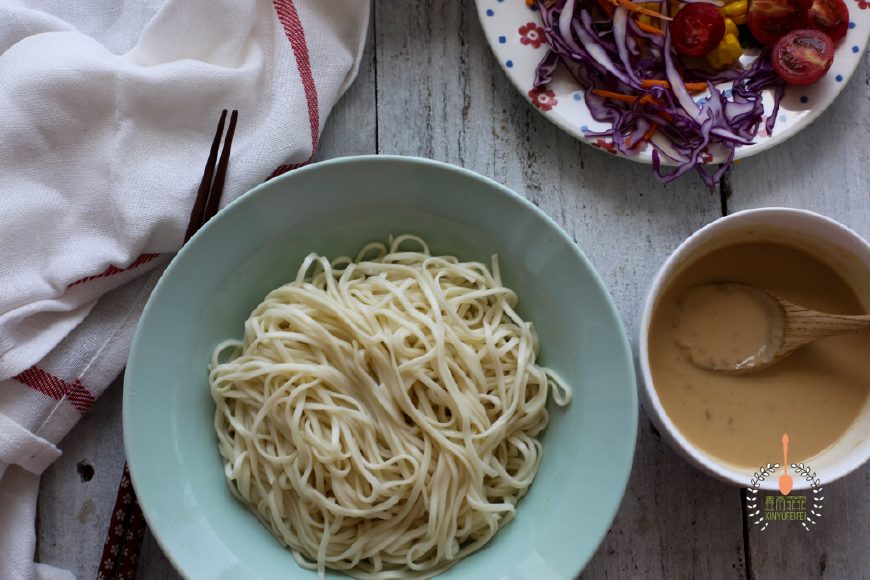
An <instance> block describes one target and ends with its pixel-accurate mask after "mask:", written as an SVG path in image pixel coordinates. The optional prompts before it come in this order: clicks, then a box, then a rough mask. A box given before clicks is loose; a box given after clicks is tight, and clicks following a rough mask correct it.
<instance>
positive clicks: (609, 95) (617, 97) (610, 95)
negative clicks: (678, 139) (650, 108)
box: [591, 89, 674, 122]
mask: <svg viewBox="0 0 870 580" xmlns="http://www.w3.org/2000/svg"><path fill="white" fill-rule="evenodd" d="M591 92H592V94H594V95H598V96H599V97H604V98H605V99H612V100H614V101H622V102H623V103H629V104H630V103H634V102H635V101H636V100H638V99H640V102H641V104H642V105H658V104H659V102H658V101H656V100H655V98H654V97H653V96H652V95H644V96H642V97H636V96H634V95H623V94H622V93H614V92H613V91H605V90H602V89H592V91H591ZM656 113H657V114H658V115H659V116H660V117H661V118H662V119H664V120H665V121H668V122H670V121H672V120H673V119H674V116H673V115H671V114H670V113H668V112H667V111H665V110H664V109H658V110H657V111H656Z"/></svg>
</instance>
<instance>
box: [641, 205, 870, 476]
mask: <svg viewBox="0 0 870 580" xmlns="http://www.w3.org/2000/svg"><path fill="white" fill-rule="evenodd" d="M783 214H785V215H792V216H800V217H801V218H809V219H810V220H814V221H816V222H818V223H821V224H823V225H824V227H827V228H831V229H833V230H839V231H840V232H841V233H842V234H844V235H846V236H847V237H849V238H851V239H852V240H853V241H854V242H855V243H856V244H857V245H859V246H863V247H864V248H865V249H866V250H867V252H868V255H870V242H868V241H867V240H866V239H864V237H862V236H861V235H860V234H859V233H858V232H856V231H855V230H853V229H852V228H850V227H849V226H847V225H845V224H843V223H840V222H839V221H837V220H835V219H833V218H830V217H828V216H825V215H822V214H820V213H817V212H814V211H811V210H807V209H799V208H791V207H784V206H774V207H762V208H752V209H745V210H741V211H737V212H734V213H732V214H728V215H725V216H721V217H719V218H717V219H715V220H713V221H712V222H710V223H708V224H706V225H705V226H704V227H702V228H700V229H699V230H697V231H695V232H694V233H693V234H692V235H690V236H689V237H688V238H686V239H685V240H683V241H682V242H681V243H680V245H679V246H677V247H676V248H675V249H674V250H673V251H672V252H671V253H670V254H669V255H668V258H667V259H666V260H665V262H664V263H663V264H662V265H661V267H660V268H659V269H658V271H657V272H656V275H655V277H654V278H653V280H652V282H651V283H650V286H649V290H648V291H647V293H646V296H645V297H644V300H643V304H642V310H641V314H640V322H639V325H638V329H639V330H638V332H639V337H638V353H639V356H638V358H639V362H640V374H641V378H642V379H643V380H642V381H641V387H640V391H641V396H642V397H643V404H644V409H645V410H646V412H647V414H648V415H649V417H650V418H651V419H652V421H653V422H654V423H655V425H656V427H657V428H658V429H659V430H660V431H661V434H662V435H663V436H664V438H665V439H666V440H667V441H668V443H669V444H670V446H671V447H672V448H673V449H674V450H675V451H677V452H678V453H679V454H680V455H681V456H682V457H683V458H684V459H686V460H687V461H688V462H689V463H690V464H692V465H693V466H694V467H696V468H698V469H700V470H701V471H703V472H705V473H707V474H709V475H712V476H713V477H715V478H717V479H719V480H720V481H724V482H725V483H729V484H732V485H736V486H738V487H750V485H749V484H750V482H749V479H748V477H747V475H746V472H745V471H744V472H741V471H738V470H737V469H734V468H731V467H729V466H728V464H727V463H725V462H721V463H720V462H716V461H713V460H712V459H711V456H709V455H708V454H706V453H704V452H702V451H701V450H700V448H699V447H698V446H696V445H694V444H693V443H691V442H690V441H689V440H688V439H687V438H686V437H685V435H683V434H682V432H680V430H679V429H678V428H677V426H676V425H675V424H674V422H673V421H672V420H671V418H670V416H669V415H668V413H667V411H666V410H665V408H664V405H662V402H661V399H660V398H659V396H658V391H657V390H656V388H655V385H654V383H653V379H652V371H651V370H650V364H649V348H648V345H649V327H650V323H651V321H652V315H653V311H654V310H655V303H656V302H657V300H658V298H659V297H660V296H661V293H662V291H663V290H664V289H665V287H666V286H667V284H668V282H670V280H671V279H672V277H673V274H674V273H675V271H676V268H677V267H678V265H679V264H680V262H681V260H682V259H683V258H684V257H685V256H686V255H687V254H688V253H690V251H692V250H693V249H694V248H693V247H692V246H693V243H695V242H697V241H698V240H699V239H700V238H702V237H705V236H707V235H708V234H710V232H711V230H715V229H718V228H720V227H722V224H723V223H725V222H732V221H737V222H740V221H742V220H744V219H746V218H747V217H750V216H758V215H771V216H774V215H783ZM711 239H712V238H711ZM706 243H708V241H704V242H701V244H702V245H703V244H706ZM695 251H698V250H697V249H695ZM868 459H870V458H868V457H865V458H863V460H862V459H860V458H859V459H857V460H852V461H842V462H840V463H841V464H842V467H840V468H839V469H838V470H836V471H833V472H830V471H828V472H826V474H825V475H826V478H825V483H831V482H833V481H836V480H837V479H840V478H842V477H845V476H846V475H848V474H849V473H852V472H853V471H855V470H856V469H858V468H859V467H861V466H862V465H863V464H864V463H866V462H867V461H868ZM750 469H751V468H750ZM809 487H810V485H809V483H808V482H807V481H804V480H803V478H799V479H798V480H797V481H796V482H795V486H794V489H795V490H805V489H809ZM759 489H762V490H765V491H776V490H778V489H779V488H778V487H777V482H776V481H775V480H769V481H763V482H761V483H760V486H759Z"/></svg>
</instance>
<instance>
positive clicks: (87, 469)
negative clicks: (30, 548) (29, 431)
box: [37, 379, 124, 578]
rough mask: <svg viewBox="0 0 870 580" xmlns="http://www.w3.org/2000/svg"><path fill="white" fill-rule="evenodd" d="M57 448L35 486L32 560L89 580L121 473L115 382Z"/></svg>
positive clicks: (97, 560) (94, 570) (117, 387)
mask: <svg viewBox="0 0 870 580" xmlns="http://www.w3.org/2000/svg"><path fill="white" fill-rule="evenodd" d="M60 447H61V449H62V450H63V455H62V456H61V457H60V459H58V460H57V461H56V462H55V463H54V464H53V465H52V466H51V467H50V468H49V469H48V470H47V471H46V472H45V473H44V474H43V476H42V482H41V484H40V495H39V511H38V514H37V527H38V531H39V545H38V549H37V558H38V560H39V561H40V562H44V563H46V564H51V565H53V566H57V567H59V568H63V569H66V570H70V571H71V572H72V573H73V574H75V575H76V577H79V578H94V577H95V576H96V573H97V567H98V566H99V563H100V557H101V556H102V554H103V542H104V541H105V539H106V531H107V530H108V526H109V520H110V518H111V515H112V508H113V507H114V505H115V496H116V494H117V491H118V482H119V481H120V480H121V472H122V470H123V468H124V449H123V444H122V441H121V381H120V379H119V380H116V381H115V382H114V383H112V385H111V386H110V387H109V388H108V389H107V390H106V392H105V393H103V395H102V396H101V397H100V399H99V400H98V401H97V402H96V403H95V404H94V406H93V407H92V408H91V409H90V410H89V411H88V413H87V415H85V416H84V417H83V418H82V420H81V421H80V422H79V424H78V425H76V427H75V428H74V429H73V431H72V432H71V433H70V435H68V436H67V437H66V438H65V439H64V440H63V442H62V443H61V445H60Z"/></svg>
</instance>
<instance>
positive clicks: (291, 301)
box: [209, 236, 571, 578]
mask: <svg viewBox="0 0 870 580" xmlns="http://www.w3.org/2000/svg"><path fill="white" fill-rule="evenodd" d="M408 246H413V248H414V249H413V250H411V249H407V247H408ZM516 305H517V296H516V294H515V293H514V292H513V291H512V290H510V289H508V288H505V287H504V286H502V284H501V280H500V275H499V269H498V261H497V257H495V256H493V265H492V270H491V271H490V270H489V269H488V268H487V267H486V266H485V265H483V264H480V263H477V262H459V260H457V259H456V258H454V257H452V256H446V257H445V256H432V255H430V253H429V248H428V246H427V245H426V244H425V242H424V241H423V240H421V239H419V238H417V237H414V236H400V237H397V238H395V239H391V240H390V241H389V244H388V245H384V244H381V243H371V244H368V245H366V246H365V247H364V248H363V249H362V250H361V251H360V253H359V255H358V256H357V257H356V259H355V260H352V259H350V258H347V257H344V258H338V259H336V260H333V261H332V262H330V261H329V260H327V259H326V258H324V257H322V256H318V255H316V254H311V255H309V256H308V257H307V258H305V260H304V262H303V263H302V266H301V267H300V268H299V272H298V274H297V276H296V280H295V281H293V282H291V283H289V284H286V285H284V286H282V287H280V288H278V289H276V290H273V291H272V292H270V293H269V295H268V296H266V299H265V300H264V301H263V302H262V304H260V305H259V306H257V308H256V310H254V312H253V313H252V314H251V316H250V318H248V320H247V321H246V322H245V336H244V339H243V340H242V341H238V340H228V341H225V342H223V343H221V344H220V345H218V347H217V348H216V349H215V351H214V354H213V356H212V360H211V367H210V368H211V373H210V375H209V382H210V384H211V394H212V397H213V398H214V400H215V402H216V403H217V411H216V413H215V430H216V431H217V435H218V439H219V447H220V453H221V455H222V456H223V458H224V461H225V467H226V469H225V471H226V477H227V478H228V480H229V482H230V488H231V489H232V492H233V494H235V495H236V496H237V497H238V498H239V499H240V500H241V501H242V502H244V503H245V504H246V505H247V506H248V507H249V508H250V509H251V510H252V511H253V512H254V513H256V514H257V516H258V517H259V518H260V520H262V521H263V523H265V524H266V525H267V526H268V527H269V528H270V529H271V530H272V532H273V534H274V535H275V536H276V537H277V538H278V539H279V540H280V541H281V542H282V543H283V544H285V545H287V546H289V547H290V549H291V550H292V552H293V555H294V557H295V558H296V561H297V562H298V563H299V564H300V565H301V566H303V567H305V568H308V569H311V570H317V571H318V573H319V575H320V576H321V577H322V576H323V575H324V573H325V570H326V569H327V568H330V569H335V570H343V571H347V573H348V574H350V575H352V576H354V577H357V578H407V577H430V576H434V575H436V574H438V573H440V572H443V571H444V570H446V569H447V568H449V567H450V566H452V565H453V564H455V563H456V562H457V561H459V560H460V559H461V558H463V557H464V556H466V555H468V554H470V553H471V552H474V551H475V550H477V549H479V548H480V547H481V546H483V545H484V544H485V543H486V542H488V541H489V540H490V539H491V538H492V537H493V535H494V534H495V533H496V532H497V531H498V530H499V528H501V527H502V526H504V525H505V524H507V523H508V522H509V521H510V520H511V519H512V518H513V517H514V513H515V507H516V504H517V502H518V501H519V499H520V498H521V497H522V496H523V495H524V494H525V493H526V491H527V490H528V488H529V485H531V483H532V480H533V479H534V477H535V473H536V471H537V469H538V466H539V465H540V462H541V443H540V441H539V440H538V436H539V435H540V434H541V432H542V431H543V429H544V428H545V427H546V426H547V421H548V414H547V410H546V408H545V405H546V402H547V397H548V394H549V393H552V396H553V399H554V401H555V402H556V403H557V404H559V405H567V404H568V403H569V402H570V399H571V391H570V390H569V389H568V387H567V386H566V385H565V384H564V383H563V382H562V381H561V380H559V378H558V377H557V376H556V375H555V374H554V373H553V372H552V371H550V370H548V369H546V368H543V367H541V366H538V365H537V364H536V362H535V359H536V357H537V351H538V339H537V335H536V334H535V332H534V330H533V328H532V325H531V324H530V323H528V322H524V321H523V320H522V319H521V318H520V317H519V316H518V315H517V313H516V311H515V310H514V308H515V307H516Z"/></svg>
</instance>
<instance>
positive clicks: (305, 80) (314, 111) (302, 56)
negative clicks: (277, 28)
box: [269, 0, 320, 179]
mask: <svg viewBox="0 0 870 580" xmlns="http://www.w3.org/2000/svg"><path fill="white" fill-rule="evenodd" d="M273 4H274V6H275V12H277V14H278V20H279V21H280V22H281V25H282V26H283V27H284V34H286V35H287V39H288V40H289V41H290V47H291V48H292V49H293V56H294V57H296V66H297V67H298V68H299V76H300V77H301V78H302V88H303V89H304V91H305V100H306V101H307V103H308V123H309V125H310V127H311V156H310V157H309V158H308V159H307V160H306V161H303V162H302V163H292V164H289V165H281V166H279V167H278V168H277V169H276V170H275V171H273V172H272V175H270V176H269V179H272V178H273V177H276V176H278V175H281V174H282V173H285V172H287V171H290V170H291V169H296V168H297V167H302V166H303V165H307V164H308V163H311V160H312V159H314V155H315V153H317V144H318V140H319V135H320V111H319V108H318V104H317V87H316V86H315V85H314V75H313V74H312V73H311V61H310V59H309V57H308V45H307V44H306V42H305V30H304V29H303V28H302V21H301V20H300V19H299V13H298V12H297V11H296V6H295V5H294V4H293V0H274V1H273Z"/></svg>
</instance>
